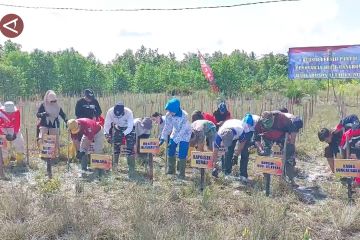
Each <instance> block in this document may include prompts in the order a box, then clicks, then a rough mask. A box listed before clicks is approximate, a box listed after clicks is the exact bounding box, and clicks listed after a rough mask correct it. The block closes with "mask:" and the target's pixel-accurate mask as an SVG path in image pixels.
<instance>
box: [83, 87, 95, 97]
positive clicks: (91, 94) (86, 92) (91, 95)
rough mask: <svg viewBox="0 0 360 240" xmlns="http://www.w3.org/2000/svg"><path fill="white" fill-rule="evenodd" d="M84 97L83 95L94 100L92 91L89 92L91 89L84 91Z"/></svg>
mask: <svg viewBox="0 0 360 240" xmlns="http://www.w3.org/2000/svg"><path fill="white" fill-rule="evenodd" d="M84 95H85V97H87V98H89V99H94V98H95V95H94V91H93V90H91V89H85V91H84Z"/></svg>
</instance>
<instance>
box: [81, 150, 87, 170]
mask: <svg viewBox="0 0 360 240" xmlns="http://www.w3.org/2000/svg"><path fill="white" fill-rule="evenodd" d="M87 166H88V158H87V155H86V154H85V153H84V154H83V156H82V157H81V170H83V171H87Z"/></svg>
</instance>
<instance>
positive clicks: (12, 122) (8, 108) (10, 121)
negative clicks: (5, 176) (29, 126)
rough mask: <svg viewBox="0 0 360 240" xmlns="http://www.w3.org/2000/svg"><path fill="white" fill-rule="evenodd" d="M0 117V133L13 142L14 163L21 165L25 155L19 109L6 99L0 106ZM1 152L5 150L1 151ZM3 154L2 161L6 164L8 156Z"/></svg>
mask: <svg viewBox="0 0 360 240" xmlns="http://www.w3.org/2000/svg"><path fill="white" fill-rule="evenodd" d="M1 116H2V117H1ZM0 118H1V119H2V121H1V125H0V134H1V135H5V136H6V140H7V141H9V142H12V143H13V146H14V148H15V151H16V157H15V159H16V164H17V165H22V164H23V161H24V157H25V142H24V137H23V135H22V134H21V129H20V122H21V117H20V111H19V109H18V108H17V107H16V106H15V104H14V102H12V101H7V102H5V103H4V106H2V107H0ZM3 153H5V152H4V151H3ZM4 155H6V154H4ZM4 155H3V158H4V159H5V161H4V162H5V163H6V164H7V163H9V160H10V159H9V158H10V156H8V157H9V158H8V157H7V156H4Z"/></svg>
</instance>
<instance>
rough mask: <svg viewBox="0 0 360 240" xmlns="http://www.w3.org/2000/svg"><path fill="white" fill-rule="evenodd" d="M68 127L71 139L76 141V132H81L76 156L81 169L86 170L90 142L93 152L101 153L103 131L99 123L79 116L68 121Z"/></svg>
mask: <svg viewBox="0 0 360 240" xmlns="http://www.w3.org/2000/svg"><path fill="white" fill-rule="evenodd" d="M67 125H68V129H69V131H70V133H71V139H72V140H73V141H78V134H82V138H81V141H80V149H79V151H78V153H77V154H76V157H77V158H78V159H79V160H80V161H81V169H82V170H83V171H86V170H87V164H88V159H87V154H86V153H87V152H88V151H89V148H90V144H91V143H92V142H94V153H97V154H101V153H102V152H103V146H104V133H103V131H102V127H101V125H100V124H99V123H98V122H96V121H95V120H93V119H89V118H79V119H70V120H69V121H68V124H67Z"/></svg>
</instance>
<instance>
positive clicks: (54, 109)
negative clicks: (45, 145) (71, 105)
mask: <svg viewBox="0 0 360 240" xmlns="http://www.w3.org/2000/svg"><path fill="white" fill-rule="evenodd" d="M59 116H60V117H61V118H62V119H63V121H64V122H65V124H66V123H67V117H66V114H65V113H64V111H63V109H62V108H61V107H60V105H59V103H58V99H57V96H56V94H55V92H54V91H53V90H48V91H47V92H46V93H45V96H44V102H43V103H41V105H40V107H39V109H38V111H37V113H36V117H37V118H38V119H40V122H39V135H38V140H42V139H43V136H44V135H55V136H56V138H57V139H59V133H60V131H59V129H60V121H59ZM56 144H57V145H58V144H59V142H58V141H57V143H56ZM56 149H58V147H57V148H56Z"/></svg>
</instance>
